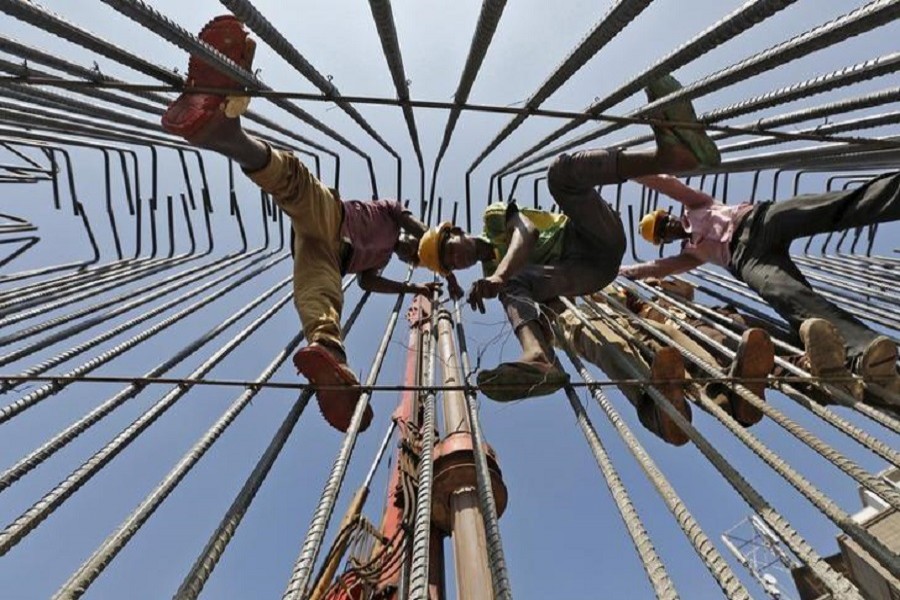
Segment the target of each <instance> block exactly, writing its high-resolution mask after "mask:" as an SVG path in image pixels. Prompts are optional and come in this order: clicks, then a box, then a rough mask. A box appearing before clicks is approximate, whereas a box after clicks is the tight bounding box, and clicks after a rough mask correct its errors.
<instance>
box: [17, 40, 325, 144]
mask: <svg viewBox="0 0 900 600" xmlns="http://www.w3.org/2000/svg"><path fill="white" fill-rule="evenodd" d="M0 50H3V51H4V52H7V53H10V54H14V55H16V56H19V57H21V58H24V59H25V60H28V61H30V62H32V63H37V64H44V65H46V66H50V67H52V68H54V69H57V70H59V71H62V72H64V73H68V74H70V75H74V76H76V77H81V78H83V79H85V80H87V81H93V82H106V83H125V82H123V81H121V80H119V79H115V78H113V77H109V76H107V75H104V74H102V73H100V72H99V71H97V70H96V69H88V68H85V67H82V66H80V65H76V64H74V63H71V62H69V61H66V60H64V59H62V58H60V57H58V56H54V55H52V54H48V53H46V52H43V51H41V50H39V49H37V48H33V47H31V46H28V45H26V44H23V43H21V42H18V41H16V40H13V39H11V38H8V37H5V36H0ZM130 94H132V95H135V96H138V97H140V98H143V99H145V100H149V101H150V102H153V103H154V104H156V105H157V106H158V107H159V108H156V107H152V108H148V109H145V110H148V112H151V113H152V114H155V115H162V112H163V107H165V106H168V104H169V102H170V99H169V98H167V97H166V96H163V95H162V94H158V93H154V92H147V91H131V92H130ZM118 104H122V102H119V103H118ZM244 118H245V119H247V120H251V121H253V122H255V123H258V124H260V125H263V126H265V127H268V128H269V129H271V130H272V131H277V132H278V133H280V134H281V135H283V136H285V137H288V138H290V139H292V140H294V141H297V142H300V143H302V144H305V145H307V146H309V147H311V148H315V149H317V150H319V151H320V152H324V153H326V154H329V155H330V156H332V157H333V158H335V159H337V155H336V154H335V153H334V152H332V151H330V150H328V149H327V148H325V147H323V146H321V145H319V144H317V143H316V142H314V141H312V140H309V139H307V138H305V137H303V136H300V135H298V134H296V133H294V132H293V131H290V130H288V129H286V128H284V127H282V126H280V125H278V124H276V123H274V122H273V121H271V120H269V119H267V118H265V117H262V116H261V115H259V114H257V113H255V112H254V111H248V112H247V113H245V115H244ZM247 131H248V133H250V134H251V135H256V136H258V137H263V138H266V139H267V140H268V141H270V142H273V141H275V140H273V139H272V138H269V137H268V136H264V135H262V134H260V133H259V132H257V131H254V130H252V129H248V130H247ZM296 150H297V151H298V152H303V153H305V154H310V153H309V152H308V151H306V150H302V149H299V148H296ZM311 156H313V157H314V158H316V159H318V157H317V156H316V155H315V154H311Z"/></svg>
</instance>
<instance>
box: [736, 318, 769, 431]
mask: <svg viewBox="0 0 900 600" xmlns="http://www.w3.org/2000/svg"><path fill="white" fill-rule="evenodd" d="M774 367H775V345H774V344H772V339H771V338H770V337H769V334H768V333H766V332H765V331H763V330H762V329H759V328H756V327H753V328H750V329H748V330H747V331H745V332H744V334H743V335H742V336H741V343H740V345H739V346H738V349H737V353H736V354H735V357H734V362H733V363H731V369H730V371H729V373H728V374H729V375H730V376H731V377H734V378H736V379H739V380H741V381H738V382H737V383H740V384H741V385H742V386H743V387H745V388H747V389H748V390H749V391H750V392H752V393H753V395H754V396H756V397H757V398H759V399H760V400H765V399H766V385H767V383H766V377H768V375H769V373H771V372H772V369H773V368H774ZM754 379H755V380H758V381H752V380H754ZM746 380H750V381H746ZM727 396H728V399H729V406H730V409H726V410H728V412H729V413H731V416H732V417H734V419H735V420H736V421H737V422H738V423H740V424H741V425H743V426H744V427H749V426H750V425H755V424H756V423H759V421H760V420H761V419H762V417H763V413H762V411H761V410H760V409H758V408H757V407H755V406H753V405H752V404H751V403H749V402H747V400H745V399H744V398H742V397H741V396H740V395H739V394H737V393H735V392H734V391H733V390H729V391H728V393H727Z"/></svg>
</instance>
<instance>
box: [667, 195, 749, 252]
mask: <svg viewBox="0 0 900 600" xmlns="http://www.w3.org/2000/svg"><path fill="white" fill-rule="evenodd" d="M752 208H753V206H752V205H750V204H747V203H743V204H738V205H736V206H728V205H726V204H721V203H719V202H712V203H710V204H707V205H705V206H700V207H694V208H688V209H687V210H685V211H684V215H683V216H682V217H681V224H682V225H684V230H685V231H687V232H688V233H690V234H691V237H690V238H689V239H688V240H687V242H686V243H685V244H684V247H683V248H682V250H681V252H682V254H690V255H693V256H695V257H697V258H698V259H699V260H701V261H702V262H705V263H706V262H710V263H713V264H716V265H719V266H720V267H727V266H728V265H729V263H730V262H731V248H730V246H731V238H732V237H733V236H734V232H735V230H736V229H737V226H738V224H739V223H740V222H741V220H742V219H743V218H744V216H745V215H746V214H747V213H748V212H750V210H751V209H752Z"/></svg>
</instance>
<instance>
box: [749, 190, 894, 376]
mask: <svg viewBox="0 0 900 600" xmlns="http://www.w3.org/2000/svg"><path fill="white" fill-rule="evenodd" d="M898 219H900V173H894V174H890V175H883V176H881V177H876V178H875V179H872V180H871V181H869V182H867V183H866V184H865V185H862V186H860V187H858V188H856V189H853V190H845V191H839V192H829V193H826V194H814V195H808V196H798V197H796V198H791V199H790V200H785V201H783V202H768V203H764V204H760V205H759V206H757V207H756V208H754V209H753V211H751V212H750V213H749V214H748V215H747V216H746V217H745V220H744V222H743V224H742V225H741V228H740V231H739V232H738V237H737V239H736V241H735V243H734V245H733V247H732V258H731V272H732V273H733V274H734V275H735V276H736V277H737V278H739V279H741V280H742V281H744V282H745V283H746V284H747V285H749V286H750V287H751V288H753V289H754V290H755V291H756V292H757V293H758V294H759V295H760V296H762V298H763V299H764V300H765V301H766V302H768V303H769V305H771V306H772V308H774V309H775V311H777V312H778V314H780V315H781V316H782V317H784V319H785V320H787V321H788V322H789V323H790V324H791V326H792V327H793V328H794V329H795V330H796V329H799V327H800V324H801V323H802V322H803V321H804V320H805V319H809V318H811V317H819V318H821V319H826V320H828V321H830V322H831V323H833V324H834V325H835V327H837V329H838V331H840V333H841V335H842V336H843V338H844V341H845V342H846V345H847V355H848V357H849V358H855V357H856V356H859V355H860V354H861V353H862V351H863V350H864V349H865V347H866V346H867V345H868V344H869V342H871V341H872V340H873V339H875V337H877V336H878V334H877V333H875V332H874V331H872V330H871V329H870V328H869V327H867V326H866V325H864V324H863V323H862V322H861V321H860V320H859V319H857V318H856V317H854V316H853V315H851V314H849V313H848V312H847V311H845V310H843V309H842V308H839V307H838V306H836V305H835V304H833V303H832V302H829V301H828V300H826V299H825V298H823V297H822V296H820V295H819V294H817V293H816V292H815V291H813V289H812V287H811V286H810V284H809V282H808V281H807V280H806V278H805V277H804V276H803V274H802V273H801V272H800V269H798V268H797V265H795V264H794V261H793V260H791V257H790V254H789V249H790V245H791V242H793V241H794V240H796V239H798V238H803V237H808V236H811V235H816V234H820V233H830V232H833V231H841V230H844V229H850V228H853V227H861V226H864V225H874V224H876V223H885V222H888V221H896V220H898Z"/></svg>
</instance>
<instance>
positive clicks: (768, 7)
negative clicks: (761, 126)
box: [500, 0, 796, 172]
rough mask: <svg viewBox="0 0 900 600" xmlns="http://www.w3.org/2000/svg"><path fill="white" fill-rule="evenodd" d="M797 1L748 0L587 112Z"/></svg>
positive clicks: (531, 151) (578, 122) (555, 136)
mask: <svg viewBox="0 0 900 600" xmlns="http://www.w3.org/2000/svg"><path fill="white" fill-rule="evenodd" d="M794 2H796V0H755V1H752V2H748V3H746V4H744V6H742V7H741V8H738V9H737V10H735V11H734V12H732V13H731V14H729V15H727V16H726V17H725V18H723V19H722V20H721V21H719V22H718V23H716V24H715V25H713V26H711V27H709V28H708V29H706V30H705V31H703V32H701V33H700V34H698V35H697V36H696V37H695V38H694V39H692V40H690V41H689V42H687V43H685V44H684V45H682V46H681V47H679V48H678V49H676V50H674V51H673V52H671V53H670V54H669V55H667V56H665V57H664V58H662V59H661V60H659V61H657V62H656V63H655V64H654V65H653V66H652V67H650V68H649V69H647V70H646V71H644V72H643V73H641V74H640V75H638V76H637V77H635V78H633V79H632V80H631V81H629V82H628V83H627V84H625V85H624V86H622V87H621V88H619V89H618V90H616V91H615V92H613V93H612V94H610V95H609V96H608V97H606V98H605V99H603V100H601V101H599V102H595V103H594V104H592V105H591V106H590V107H588V108H587V109H585V110H584V111H583V112H584V114H585V115H589V114H593V113H598V112H603V111H605V110H607V109H609V108H612V107H613V106H615V105H616V104H618V103H620V102H622V101H623V100H625V99H627V98H628V97H630V96H632V95H634V94H635V93H637V92H639V91H641V89H642V88H643V87H645V86H646V85H647V84H648V83H650V82H651V81H653V80H654V79H656V78H658V77H660V76H662V75H666V74H668V73H671V72H673V71H675V70H676V69H678V68H679V67H682V66H684V65H686V64H688V63H689V62H691V61H693V60H694V59H696V58H699V57H700V56H702V55H704V54H706V53H708V52H710V51H711V50H713V49H715V48H716V47H718V46H720V45H721V44H723V43H725V42H727V41H728V40H730V39H733V38H735V37H737V36H739V35H740V34H742V33H744V32H745V31H747V30H748V29H750V28H752V27H753V26H755V25H757V24H759V23H761V22H762V21H764V20H766V19H768V18H769V17H771V16H773V15H774V14H776V13H777V12H779V11H780V10H782V9H784V8H786V7H787V6H790V5H791V4H793V3H794ZM583 119H584V117H582V118H581V119H577V120H574V121H573V123H572V124H571V125H566V126H565V127H562V128H559V129H557V130H556V131H554V132H553V133H552V134H550V135H549V136H547V137H545V138H543V139H542V140H541V141H539V142H538V143H536V144H535V145H533V146H532V147H531V148H529V149H528V150H526V151H525V152H523V153H521V154H519V155H518V156H516V157H515V158H513V159H512V160H511V161H509V162H508V163H507V164H506V165H504V166H503V167H501V168H500V171H501V172H506V171H508V170H510V169H511V168H512V167H513V165H517V163H520V162H522V161H523V160H525V159H526V158H527V157H529V156H531V155H532V154H534V153H535V152H539V151H540V150H541V149H542V148H544V147H546V146H547V145H549V144H550V143H552V142H553V141H554V140H557V139H559V138H560V137H561V136H563V135H565V134H566V133H568V132H569V131H571V130H572V129H574V128H576V127H578V126H580V125H582V124H583V123H584V122H585V121H584V120H583ZM560 151H561V150H560ZM554 153H556V150H554ZM537 160H543V159H537ZM537 160H535V161H533V162H531V164H534V163H535V162H537ZM526 166H530V164H529V165H519V166H517V168H524V167H526Z"/></svg>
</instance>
